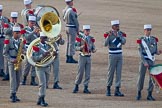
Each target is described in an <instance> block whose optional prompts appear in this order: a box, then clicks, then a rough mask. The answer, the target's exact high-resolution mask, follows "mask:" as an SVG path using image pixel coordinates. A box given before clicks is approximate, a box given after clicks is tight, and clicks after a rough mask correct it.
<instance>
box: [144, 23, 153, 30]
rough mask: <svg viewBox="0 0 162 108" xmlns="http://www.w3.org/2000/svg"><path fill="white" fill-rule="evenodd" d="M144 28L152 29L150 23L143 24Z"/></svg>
mask: <svg viewBox="0 0 162 108" xmlns="http://www.w3.org/2000/svg"><path fill="white" fill-rule="evenodd" d="M144 29H152V25H151V24H145V25H144Z"/></svg>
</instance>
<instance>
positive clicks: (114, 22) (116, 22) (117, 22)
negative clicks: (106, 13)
mask: <svg viewBox="0 0 162 108" xmlns="http://www.w3.org/2000/svg"><path fill="white" fill-rule="evenodd" d="M116 24H120V23H119V20H113V21H111V25H116Z"/></svg>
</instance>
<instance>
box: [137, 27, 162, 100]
mask: <svg viewBox="0 0 162 108" xmlns="http://www.w3.org/2000/svg"><path fill="white" fill-rule="evenodd" d="M151 30H152V25H151V24H146V25H144V36H142V37H140V38H139V39H138V40H137V43H138V44H139V54H140V57H141V62H140V66H139V76H138V81H137V96H136V100H140V99H141V91H142V89H143V85H144V79H145V74H146V70H147V69H150V68H151V67H152V66H154V64H155V54H157V55H160V54H161V53H162V51H161V50H158V48H157V43H158V38H156V37H154V36H152V35H151ZM153 87H154V85H153V79H152V77H150V78H149V87H148V89H147V90H148V95H147V100H149V101H154V100H155V99H154V97H153V96H152V92H153Z"/></svg>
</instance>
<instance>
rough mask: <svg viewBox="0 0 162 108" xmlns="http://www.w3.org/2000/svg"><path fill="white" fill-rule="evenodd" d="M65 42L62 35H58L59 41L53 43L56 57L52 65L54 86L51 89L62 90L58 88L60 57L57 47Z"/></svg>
mask: <svg viewBox="0 0 162 108" xmlns="http://www.w3.org/2000/svg"><path fill="white" fill-rule="evenodd" d="M64 43H65V41H64V39H63V38H62V35H61V34H60V35H59V40H57V41H56V42H54V44H53V45H54V47H55V49H56V57H55V59H54V61H53V63H52V67H53V75H54V84H53V89H62V87H60V86H59V84H58V83H59V79H60V78H59V73H60V69H59V67H60V56H59V45H64Z"/></svg>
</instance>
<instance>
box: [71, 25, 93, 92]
mask: <svg viewBox="0 0 162 108" xmlns="http://www.w3.org/2000/svg"><path fill="white" fill-rule="evenodd" d="M83 32H84V33H83V34H82V35H79V36H78V37H77V38H76V51H80V54H79V62H78V73H77V76H76V80H75V87H74V89H73V93H77V92H78V91H79V84H80V83H81V82H82V78H83V74H84V70H85V80H84V82H83V83H84V90H83V93H86V94H90V93H91V92H90V91H89V90H88V84H89V81H90V72H91V53H95V52H96V49H95V45H94V42H95V39H94V38H93V37H92V36H90V25H83Z"/></svg>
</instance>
